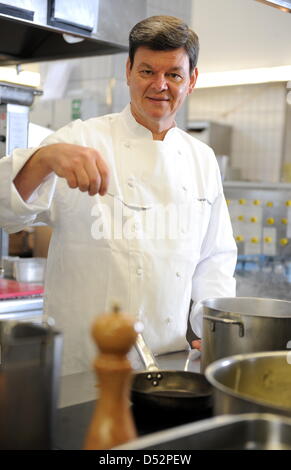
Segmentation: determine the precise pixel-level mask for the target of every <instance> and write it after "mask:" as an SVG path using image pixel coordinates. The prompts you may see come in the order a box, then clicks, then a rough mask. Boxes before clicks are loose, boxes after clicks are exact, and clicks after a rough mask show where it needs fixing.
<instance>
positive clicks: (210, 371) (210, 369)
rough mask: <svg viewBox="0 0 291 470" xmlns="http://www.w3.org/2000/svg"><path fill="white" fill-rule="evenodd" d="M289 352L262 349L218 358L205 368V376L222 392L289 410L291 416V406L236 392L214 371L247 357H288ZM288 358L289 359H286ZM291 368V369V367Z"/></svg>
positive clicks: (260, 404)
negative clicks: (215, 375) (218, 377)
mask: <svg viewBox="0 0 291 470" xmlns="http://www.w3.org/2000/svg"><path fill="white" fill-rule="evenodd" d="M288 354H290V355H291V351H260V352H256V353H247V354H235V355H233V356H228V357H224V358H221V359H218V360H217V361H215V362H212V363H211V364H209V366H207V368H206V370H205V376H206V378H207V380H208V382H209V383H210V384H211V385H212V386H213V387H214V388H216V389H218V390H219V391H220V392H223V393H226V394H228V395H231V396H232V397H234V398H239V399H240V400H243V401H244V402H247V403H250V402H251V403H252V404H254V405H259V406H268V407H271V408H272V409H274V410H279V411H281V412H282V411H284V412H287V413H288V415H289V416H291V407H286V406H280V405H274V404H272V403H270V402H269V401H265V400H257V399H255V398H252V397H251V396H248V395H245V394H243V393H241V392H235V391H234V390H232V389H231V388H230V387H228V386H226V385H223V384H221V383H220V382H219V381H218V380H217V379H216V378H215V377H214V373H215V371H216V370H217V369H221V368H224V367H227V366H228V365H229V364H234V363H236V362H237V363H238V362H242V361H245V360H247V359H256V358H260V357H264V358H266V357H274V356H275V357H277V356H278V357H286V356H287V355H288ZM286 360H287V359H286ZM290 368H291V363H290ZM290 370H291V369H290Z"/></svg>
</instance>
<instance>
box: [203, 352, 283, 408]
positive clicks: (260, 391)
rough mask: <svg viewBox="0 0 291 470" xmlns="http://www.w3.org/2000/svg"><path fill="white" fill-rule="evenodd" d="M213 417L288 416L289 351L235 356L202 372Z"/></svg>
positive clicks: (214, 363) (221, 360) (220, 360)
mask: <svg viewBox="0 0 291 470" xmlns="http://www.w3.org/2000/svg"><path fill="white" fill-rule="evenodd" d="M206 377H207V379H208V381H209V382H210V383H211V384H212V386H213V389H214V414H216V415H218V414H236V413H249V412H256V413H265V412H266V413H275V414H279V415H284V416H289V417H291V352H290V351H289V352H288V351H270V352H259V353H251V354H238V355H235V356H231V357H227V358H224V359H219V361H215V362H213V363H212V364H210V365H209V366H208V367H207V369H206Z"/></svg>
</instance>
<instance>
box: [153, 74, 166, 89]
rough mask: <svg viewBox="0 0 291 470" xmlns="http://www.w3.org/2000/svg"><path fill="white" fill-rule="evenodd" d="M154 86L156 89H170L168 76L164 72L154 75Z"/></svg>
mask: <svg viewBox="0 0 291 470" xmlns="http://www.w3.org/2000/svg"><path fill="white" fill-rule="evenodd" d="M152 86H153V88H154V89H155V90H156V91H163V90H167V89H168V81H167V77H165V75H163V74H159V75H158V74H157V75H156V76H154V77H153V83H152Z"/></svg>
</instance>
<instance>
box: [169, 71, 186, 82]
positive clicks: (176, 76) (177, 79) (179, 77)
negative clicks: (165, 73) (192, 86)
mask: <svg viewBox="0 0 291 470" xmlns="http://www.w3.org/2000/svg"><path fill="white" fill-rule="evenodd" d="M169 77H170V78H171V80H174V81H175V82H180V81H181V80H183V77H182V75H179V74H178V73H175V72H171V73H169Z"/></svg>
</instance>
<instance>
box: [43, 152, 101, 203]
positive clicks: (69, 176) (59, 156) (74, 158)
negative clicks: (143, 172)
mask: <svg viewBox="0 0 291 470" xmlns="http://www.w3.org/2000/svg"><path fill="white" fill-rule="evenodd" d="M35 157H36V158H38V159H39V162H42V164H43V165H44V166H45V167H46V168H47V171H48V172H52V171H53V172H54V173H56V175H58V176H60V177H61V178H65V179H66V180H67V183H68V185H69V187H70V188H79V189H80V191H83V192H86V191H88V193H89V195H90V196H94V195H95V194H97V193H99V194H100V195H101V196H103V195H104V194H105V193H106V192H107V189H108V183H109V169H108V166H107V164H106V162H105V161H104V159H103V158H102V156H101V154H100V153H99V152H98V150H95V149H93V148H90V147H83V146H81V145H74V144H66V143H59V144H51V145H47V146H45V147H41V148H40V149H39V150H38V151H37V152H36V153H35Z"/></svg>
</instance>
